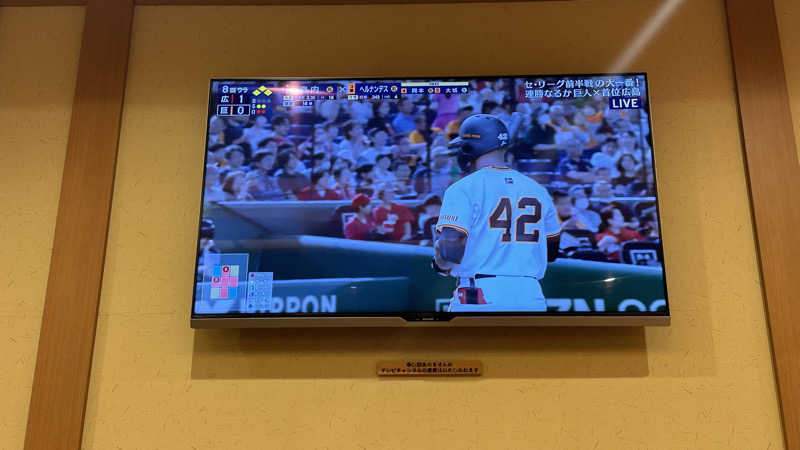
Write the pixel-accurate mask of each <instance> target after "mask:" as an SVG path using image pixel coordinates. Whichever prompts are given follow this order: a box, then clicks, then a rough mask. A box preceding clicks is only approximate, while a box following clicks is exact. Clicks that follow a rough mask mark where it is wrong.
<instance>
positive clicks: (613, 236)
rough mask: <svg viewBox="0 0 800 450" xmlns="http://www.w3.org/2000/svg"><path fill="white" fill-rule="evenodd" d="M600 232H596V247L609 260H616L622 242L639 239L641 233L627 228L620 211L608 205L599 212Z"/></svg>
mask: <svg viewBox="0 0 800 450" xmlns="http://www.w3.org/2000/svg"><path fill="white" fill-rule="evenodd" d="M600 218H601V220H602V221H601V222H600V232H599V233H597V247H598V248H599V249H600V250H601V251H602V252H603V253H605V254H606V256H607V257H608V259H609V260H611V261H615V262H618V261H619V255H620V250H621V249H622V244H623V243H625V242H628V241H641V240H642V235H641V234H639V233H638V232H637V231H636V230H633V229H631V228H628V227H627V225H628V223H627V222H625V216H624V215H622V212H621V211H620V210H619V209H617V208H615V207H613V206H609V207H607V208H606V209H604V210H603V211H602V212H601V213H600Z"/></svg>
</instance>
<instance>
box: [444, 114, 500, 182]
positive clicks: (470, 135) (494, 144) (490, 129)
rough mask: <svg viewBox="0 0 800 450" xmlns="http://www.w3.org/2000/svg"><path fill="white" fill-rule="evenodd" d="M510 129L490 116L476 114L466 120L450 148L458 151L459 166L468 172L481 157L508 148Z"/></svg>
mask: <svg viewBox="0 0 800 450" xmlns="http://www.w3.org/2000/svg"><path fill="white" fill-rule="evenodd" d="M508 143H509V136H508V128H506V125H505V124H504V123H503V121H501V120H500V119H498V118H497V117H494V116H492V115H489V114H475V115H474V116H469V117H467V118H466V119H464V122H463V123H461V129H460V130H459V132H458V137H457V138H455V139H453V140H452V141H450V143H449V144H448V145H447V146H448V148H451V149H458V153H457V155H458V165H459V166H461V169H462V170H464V171H468V170H469V169H470V166H471V165H472V163H473V162H474V161H475V160H476V159H477V158H478V157H479V156H481V155H485V154H486V153H489V152H491V151H494V150H500V149H504V148H506V147H507V146H508Z"/></svg>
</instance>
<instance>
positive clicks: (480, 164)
mask: <svg viewBox="0 0 800 450" xmlns="http://www.w3.org/2000/svg"><path fill="white" fill-rule="evenodd" d="M485 167H495V168H498V167H501V168H504V169H510V167H509V166H508V164H507V163H506V161H505V159H504V158H503V155H502V154H501V153H500V152H498V151H494V152H489V153H487V154H485V155H483V156H481V157H479V158H478V159H476V160H475V170H481V169H483V168H485Z"/></svg>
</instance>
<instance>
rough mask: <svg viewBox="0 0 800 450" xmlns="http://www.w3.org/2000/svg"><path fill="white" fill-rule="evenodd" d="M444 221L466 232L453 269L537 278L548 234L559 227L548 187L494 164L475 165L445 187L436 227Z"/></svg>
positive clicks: (460, 273) (463, 273) (457, 272)
mask: <svg viewBox="0 0 800 450" xmlns="http://www.w3.org/2000/svg"><path fill="white" fill-rule="evenodd" d="M448 203H450V204H448ZM459 214H461V216H460V217H459ZM448 225H450V226H455V227H456V228H458V227H459V226H460V227H462V228H466V229H467V231H468V234H469V236H468V238H467V246H466V250H465V252H464V257H463V259H462V261H461V264H459V265H458V266H456V268H454V270H453V271H452V274H453V275H456V276H462V277H471V276H474V275H475V274H487V275H506V276H532V277H536V278H537V279H540V278H542V277H543V276H544V272H545V269H546V265H547V236H548V235H553V234H556V233H558V232H559V231H560V230H561V227H560V225H559V222H558V216H557V214H556V211H555V207H554V206H553V200H552V199H551V197H550V194H549V193H548V192H547V189H545V188H544V187H543V186H542V185H540V184H539V183H537V182H536V181H535V180H533V179H531V178H530V177H528V176H527V175H524V174H522V173H520V172H517V171H516V170H512V169H507V168H495V167H485V168H482V169H480V170H477V171H475V172H473V173H472V174H470V175H468V176H466V177H464V178H462V179H461V180H459V181H458V182H456V183H454V184H453V185H451V186H450V187H449V188H448V189H447V191H446V192H445V198H444V201H443V205H442V212H441V214H440V220H439V226H448ZM464 225H466V226H464Z"/></svg>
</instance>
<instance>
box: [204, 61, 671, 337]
mask: <svg viewBox="0 0 800 450" xmlns="http://www.w3.org/2000/svg"><path fill="white" fill-rule="evenodd" d="M649 106H650V98H649V96H648V90H647V76H646V74H643V73H628V74H590V75H530V76H499V77H473V78H397V79H229V80H226V79H214V80H211V83H210V92H209V104H208V121H207V126H208V128H207V137H206V144H205V149H204V158H205V164H204V174H203V189H202V191H201V192H202V209H201V214H200V221H199V222H200V223H199V234H198V241H197V243H198V245H197V259H196V269H195V283H194V298H193V307H192V326H195V327H217V326H226V327H249V326H275V325H278V326H285V325H308V324H314V325H337V324H349V325H360V324H365V325H369V324H376V325H379V324H414V323H420V322H423V321H424V323H436V324H454V325H480V324H504V323H507V324H523V325H524V324H545V323H555V324H559V323H561V324H591V325H596V324H653V325H658V324H661V325H663V324H667V323H668V319H669V309H668V305H667V293H666V283H665V271H664V257H663V251H662V241H661V232H660V226H659V213H658V197H657V193H656V180H655V167H654V161H653V141H652V133H651V125H650V109H649ZM198 156H199V155H198ZM320 319H333V320H331V321H328V320H320ZM335 319H339V321H338V322H337V321H336V320H335ZM343 319H345V320H343Z"/></svg>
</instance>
